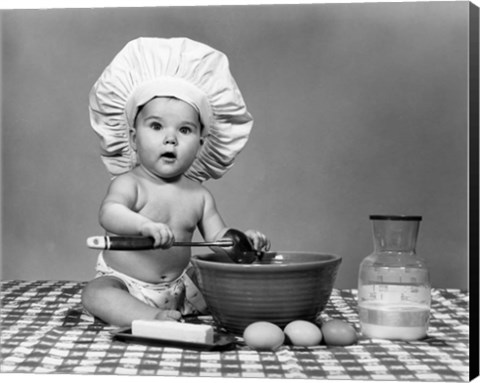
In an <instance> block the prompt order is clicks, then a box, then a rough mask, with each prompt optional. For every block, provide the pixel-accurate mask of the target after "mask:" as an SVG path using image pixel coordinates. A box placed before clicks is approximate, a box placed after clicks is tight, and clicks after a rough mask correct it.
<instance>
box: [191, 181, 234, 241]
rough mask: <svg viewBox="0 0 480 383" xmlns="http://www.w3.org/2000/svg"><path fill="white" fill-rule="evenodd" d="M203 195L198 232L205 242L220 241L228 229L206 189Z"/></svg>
mask: <svg viewBox="0 0 480 383" xmlns="http://www.w3.org/2000/svg"><path fill="white" fill-rule="evenodd" d="M204 193H205V194H204V204H203V213H202V218H201V220H200V222H199V223H198V230H199V231H200V234H201V235H202V237H203V238H204V239H205V241H207V242H213V241H217V240H219V239H221V238H222V237H223V235H224V234H225V232H226V231H227V230H228V227H227V225H225V222H224V221H223V219H222V217H221V216H220V213H219V212H218V210H217V206H216V204H215V200H214V198H213V196H212V194H211V193H210V192H209V191H208V190H207V189H204Z"/></svg>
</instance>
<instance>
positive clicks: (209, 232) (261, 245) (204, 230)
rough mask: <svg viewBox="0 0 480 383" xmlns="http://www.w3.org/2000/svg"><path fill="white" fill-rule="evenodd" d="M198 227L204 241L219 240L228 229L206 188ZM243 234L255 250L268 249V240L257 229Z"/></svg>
mask: <svg viewBox="0 0 480 383" xmlns="http://www.w3.org/2000/svg"><path fill="white" fill-rule="evenodd" d="M198 227H199V230H200V233H201V234H202V236H203V238H204V239H205V240H206V241H216V240H219V239H221V238H223V236H224V235H225V232H226V231H227V230H228V227H227V226H226V225H225V223H224V222H223V219H222V217H221V216H220V213H219V212H218V210H217V207H216V204H215V200H214V198H213V196H212V195H211V194H210V192H208V190H206V195H205V203H204V209H203V218H202V220H201V222H200V224H199V225H198ZM245 235H246V236H247V237H248V238H249V239H250V241H251V242H252V245H253V248H254V249H255V250H266V251H268V250H269V249H270V240H269V239H268V238H267V236H266V235H265V234H263V233H261V232H259V231H257V230H247V231H246V232H245Z"/></svg>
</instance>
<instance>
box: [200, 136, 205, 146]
mask: <svg viewBox="0 0 480 383" xmlns="http://www.w3.org/2000/svg"><path fill="white" fill-rule="evenodd" d="M204 142H205V138H203V137H200V145H203V143H204Z"/></svg>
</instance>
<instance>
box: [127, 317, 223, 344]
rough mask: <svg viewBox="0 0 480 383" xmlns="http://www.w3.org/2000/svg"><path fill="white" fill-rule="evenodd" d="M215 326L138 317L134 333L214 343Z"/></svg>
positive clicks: (156, 337)
mask: <svg viewBox="0 0 480 383" xmlns="http://www.w3.org/2000/svg"><path fill="white" fill-rule="evenodd" d="M213 334H214V331H213V327H212V326H209V325H206V324H193V323H181V322H174V321H160V320H146V319H136V320H134V321H132V335H135V336H141V337H147V338H152V339H160V340H169V341H176V342H187V343H204V344H213Z"/></svg>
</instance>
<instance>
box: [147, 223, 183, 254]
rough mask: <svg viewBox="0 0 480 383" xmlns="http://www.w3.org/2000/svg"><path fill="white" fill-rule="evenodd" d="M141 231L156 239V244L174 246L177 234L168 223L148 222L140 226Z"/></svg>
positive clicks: (166, 246)
mask: <svg viewBox="0 0 480 383" xmlns="http://www.w3.org/2000/svg"><path fill="white" fill-rule="evenodd" d="M140 233H141V234H142V235H143V236H145V237H152V238H153V239H154V246H155V247H160V248H162V249H167V248H169V247H171V246H172V244H173V241H174V240H175V236H174V235H173V232H172V230H171V229H170V227H169V226H168V225H165V224H164V223H160V222H153V221H150V222H146V223H144V224H142V226H141V227H140Z"/></svg>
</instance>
